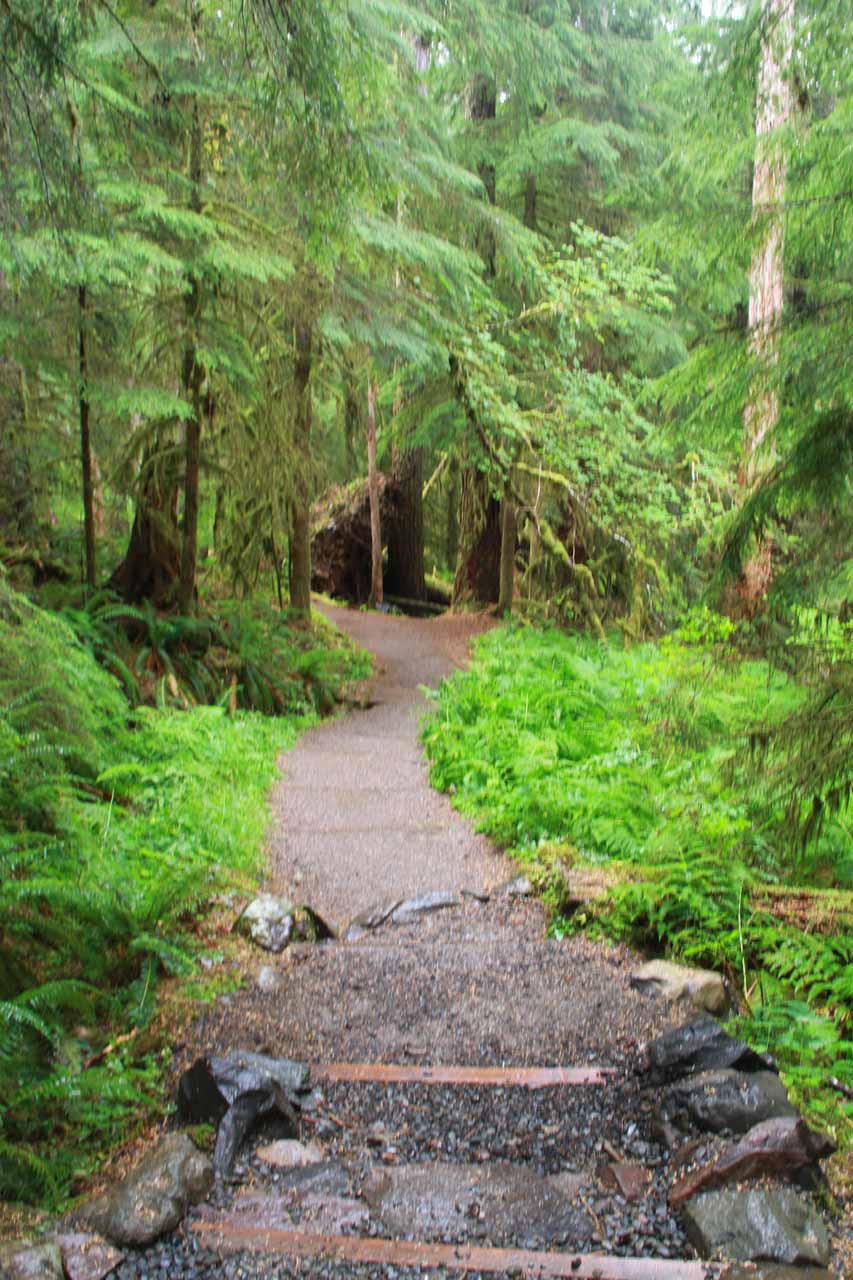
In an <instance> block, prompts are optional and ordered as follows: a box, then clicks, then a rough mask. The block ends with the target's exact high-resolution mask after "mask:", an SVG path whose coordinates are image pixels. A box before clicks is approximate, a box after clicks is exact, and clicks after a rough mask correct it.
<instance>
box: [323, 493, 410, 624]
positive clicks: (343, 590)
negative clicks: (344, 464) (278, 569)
mask: <svg viewBox="0 0 853 1280" xmlns="http://www.w3.org/2000/svg"><path fill="white" fill-rule="evenodd" d="M398 500H399V488H398V486H397V485H395V484H394V482H393V481H392V480H391V479H389V477H388V476H385V475H383V474H382V472H380V473H379V519H380V524H382V525H385V524H386V523H387V522H388V520H390V518H391V514H392V512H393V510H394V506H395V504H396V503H397V501H398ZM311 589H312V590H313V591H322V592H324V593H325V594H326V595H328V596H332V597H333V598H334V599H336V600H348V601H349V602H350V603H351V604H364V603H365V602H366V601H367V599H368V598H369V596H370V496H369V494H368V491H367V480H366V479H364V480H354V481H353V482H352V483H351V484H348V485H337V486H336V487H335V488H333V489H330V490H328V492H327V493H325V494H324V495H323V497H322V498H321V499H320V500H319V501H318V502H317V503H315V505H314V507H313V509H312V512H311Z"/></svg>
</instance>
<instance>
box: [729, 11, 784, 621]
mask: <svg viewBox="0 0 853 1280" xmlns="http://www.w3.org/2000/svg"><path fill="white" fill-rule="evenodd" d="M793 38H794V0H765V4H764V37H763V40H762V45H761V64H760V66H759V71H758V94H757V98H756V116H755V135H756V140H755V167H754V172H753V179H752V218H753V224H754V225H755V227H756V229H758V230H759V233H760V240H759V243H758V246H757V247H756V249H755V251H754V253H753V256H752V264H751V267H750V272H749V346H750V351H751V353H752V355H753V357H754V361H755V371H754V373H753V378H752V386H751V388H750V393H749V398H748V400H747V403H746V406H745V408H744V414H743V425H744V439H743V459H742V462H741V466H740V470H739V472H738V481H739V483H740V485H741V488H742V491H743V493H744V495H746V494H747V493H748V492H749V490H751V489H752V488H753V487H754V486H755V484H756V483H757V481H758V480H759V479H760V478H761V475H762V474H763V473H764V472H765V471H766V470H767V468H768V467H770V466H771V465H772V462H773V455H774V452H775V435H776V424H777V422H778V421H779V392H778V390H777V387H776V385H775V376H776V374H775V371H776V367H777V365H778V363H779V330H780V326H781V321H782V310H783V306H784V284H785V274H784V248H785V244H784V231H783V223H782V209H781V205H782V202H783V200H784V197H785V182H786V178H787V158H786V156H785V153H784V150H783V146H782V144H781V143H780V140H779V138H778V131H779V129H780V128H782V127H783V126H784V125H786V124H787V122H788V120H789V119H790V118H791V111H792V105H793V96H792V93H791V84H790V80H789V78H788V73H789V67H790V62H791V55H792V50H793ZM772 579H773V547H772V544H771V543H770V542H768V541H762V542H760V543H759V545H758V546H757V547H756V549H755V551H754V553H753V555H752V556H751V557H750V559H749V561H748V562H747V563H746V564H745V565H744V566H743V572H742V574H741V578H740V581H739V582H738V583H737V587H736V590H737V594H738V596H739V597H740V600H741V602H742V605H743V606H744V607H745V608H746V610H747V612H748V613H752V612H754V610H755V608H756V606H757V604H758V602H759V601H760V600H761V599H762V598H763V597H764V596H766V594H767V591H768V589H769V587H770V584H771V582H772Z"/></svg>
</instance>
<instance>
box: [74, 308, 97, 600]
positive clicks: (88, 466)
mask: <svg viewBox="0 0 853 1280" xmlns="http://www.w3.org/2000/svg"><path fill="white" fill-rule="evenodd" d="M87 306H88V298H87V293H86V286H85V284H81V285H78V287H77V338H78V376H79V386H78V392H77V396H78V405H79V410H80V464H81V468H82V473H83V542H84V546H85V552H86V584H87V586H89V587H91V588H92V590H93V591H94V589H95V584H96V563H95V481H94V469H93V466H92V432H91V424H90V416H89V348H88V338H89V335H88V316H87Z"/></svg>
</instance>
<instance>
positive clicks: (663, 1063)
mask: <svg viewBox="0 0 853 1280" xmlns="http://www.w3.org/2000/svg"><path fill="white" fill-rule="evenodd" d="M723 1067H734V1068H737V1070H739V1071H768V1070H773V1063H772V1061H771V1060H770V1059H769V1058H767V1057H763V1056H762V1055H761V1054H758V1053H756V1052H755V1051H754V1050H753V1049H750V1047H749V1045H747V1044H745V1043H744V1041H743V1040H738V1039H736V1038H735V1037H734V1036H730V1035H729V1033H728V1032H727V1031H725V1030H724V1029H723V1028H722V1027H721V1026H720V1024H719V1022H717V1020H716V1018H712V1017H711V1015H710V1014H708V1013H704V1014H700V1016H699V1017H698V1018H694V1019H693V1021H692V1022H688V1023H687V1024H686V1025H685V1026H681V1027H674V1028H673V1029H672V1030H671V1031H665V1032H664V1033H663V1035H660V1036H658V1038H657V1039H656V1040H653V1041H652V1042H651V1044H649V1045H647V1046H646V1069H647V1071H648V1073H649V1075H650V1077H651V1079H652V1081H653V1083H656V1084H659V1083H661V1082H662V1081H664V1080H678V1079H680V1078H681V1077H683V1076H688V1075H691V1074H693V1073H694V1072H697V1071H713V1070H718V1069H720V1068H723Z"/></svg>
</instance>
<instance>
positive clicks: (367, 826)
mask: <svg viewBox="0 0 853 1280" xmlns="http://www.w3.org/2000/svg"><path fill="white" fill-rule="evenodd" d="M323 612H324V613H325V614H326V616H328V617H331V618H332V620H333V621H334V622H335V623H336V624H337V625H338V626H339V627H341V629H342V630H344V631H346V632H347V633H348V634H349V635H351V636H352V638H353V639H354V640H356V641H357V642H358V643H359V644H362V645H363V646H365V647H366V648H369V649H371V650H372V651H373V653H374V654H375V655H376V677H375V679H374V681H373V682H372V686H371V706H370V708H369V709H368V710H365V711H352V712H351V713H350V714H349V715H347V716H346V717H343V718H341V719H338V720H335V721H330V722H327V723H326V724H323V725H320V726H319V727H318V728H317V729H315V730H313V732H311V733H309V734H307V735H306V736H305V737H304V738H303V739H302V740H301V741H300V742H299V743H298V744H297V746H296V747H295V748H294V750H293V751H292V752H291V753H290V754H289V755H287V756H285V757H283V758H282V779H281V782H280V783H279V784H278V786H277V787H276V788H275V791H274V794H273V815H274V819H273V831H272V840H271V844H272V853H273V879H274V881H275V882H276V884H277V886H278V887H279V888H280V889H281V890H282V891H283V892H292V893H293V894H294V896H296V897H298V898H300V899H301V900H304V901H306V902H310V904H311V905H312V906H313V907H314V908H315V909H316V910H317V911H319V912H320V914H321V915H323V916H326V917H328V918H331V919H333V920H335V921H338V922H340V923H345V922H346V921H348V920H350V919H351V918H352V917H353V916H355V915H358V914H359V912H361V911H364V910H365V909H366V908H368V907H371V906H372V905H373V904H374V903H375V902H377V901H379V900H381V899H382V898H384V897H387V896H388V895H389V894H392V893H393V894H396V893H399V894H400V895H401V896H406V897H408V896H412V895H414V894H417V893H423V892H425V891H428V890H430V889H435V888H449V889H459V888H461V887H462V886H463V885H469V886H471V887H472V888H474V887H476V888H481V889H482V888H489V887H491V886H493V885H496V884H498V883H500V881H501V880H502V879H506V878H507V876H508V875H510V874H511V867H510V864H509V863H508V862H507V860H506V859H505V858H503V857H501V856H500V855H499V854H498V853H497V852H496V851H495V850H494V849H493V848H492V847H491V846H490V844H489V842H488V841H487V840H485V839H484V838H483V837H482V836H477V835H475V834H474V833H473V831H472V830H471V828H470V826H469V825H468V823H466V822H465V821H464V819H462V818H461V817H460V816H459V815H458V814H457V813H456V812H455V810H454V809H453V807H452V805H451V804H450V801H449V800H448V799H447V797H446V796H442V795H438V794H437V793H436V792H434V791H432V790H431V789H430V786H429V780H428V776H427V769H426V765H425V764H424V762H423V760H422V759H421V753H420V750H419V747H418V736H417V735H418V721H419V719H420V718H421V716H422V715H423V714H424V712H425V710H426V700H425V699H424V696H423V694H422V692H421V686H423V685H430V686H437V685H438V684H439V683H440V682H441V680H443V679H444V678H445V677H446V676H447V675H449V674H450V673H451V672H452V671H453V670H454V668H455V667H456V666H458V665H459V663H460V660H461V659H462V658H463V657H464V654H465V651H466V648H467V640H468V637H469V635H470V634H472V633H474V632H475V631H477V630H481V629H482V627H483V625H484V624H483V622H482V621H481V620H480V621H478V620H477V619H467V620H466V619H457V620H451V621H448V622H444V621H443V620H441V621H438V622H424V621H422V620H418V619H414V618H399V617H388V616H383V615H381V614H370V613H361V612H359V611H357V610H352V609H337V608H324V609H323Z"/></svg>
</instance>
